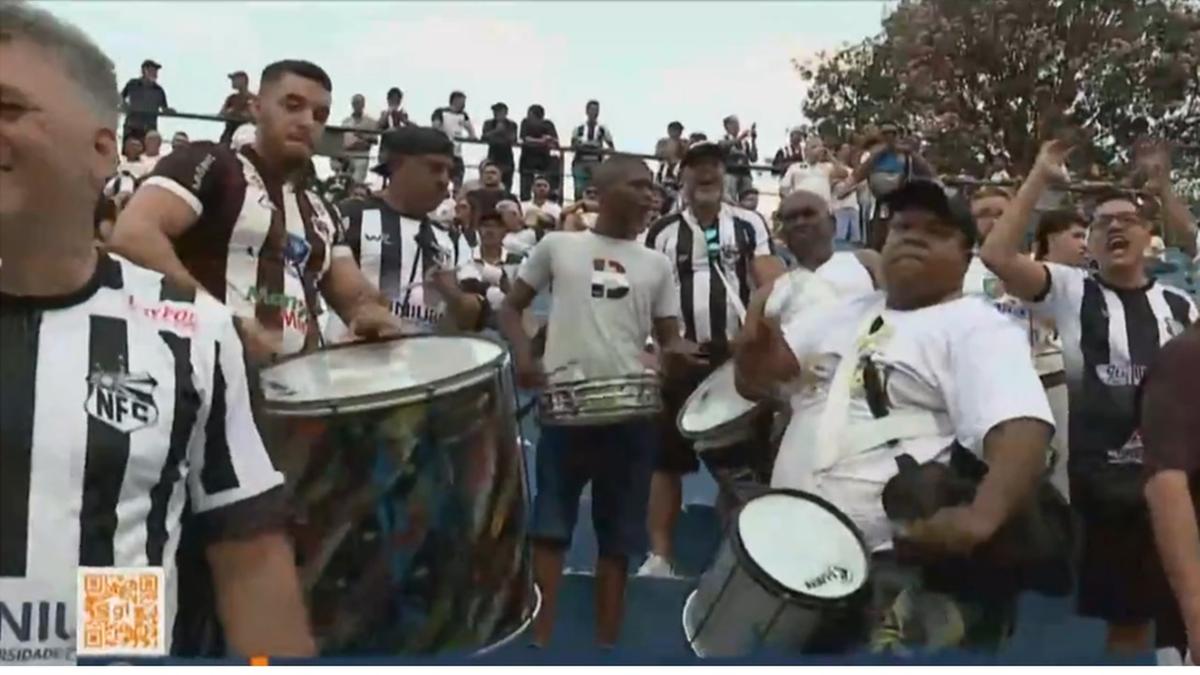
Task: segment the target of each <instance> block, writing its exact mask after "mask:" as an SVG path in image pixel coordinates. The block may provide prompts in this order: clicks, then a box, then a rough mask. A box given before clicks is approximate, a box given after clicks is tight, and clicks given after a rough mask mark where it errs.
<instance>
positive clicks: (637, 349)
mask: <svg viewBox="0 0 1200 675" xmlns="http://www.w3.org/2000/svg"><path fill="white" fill-rule="evenodd" d="M592 185H594V186H595V187H596V188H597V189H598V191H599V196H600V210H599V215H598V218H597V220H596V226H595V227H594V228H593V229H592V230H590V231H586V232H551V233H549V234H547V235H546V237H545V238H544V239H542V241H541V242H539V243H538V244H537V246H535V247H534V248H533V250H532V252H531V253H530V255H529V258H528V259H527V260H526V261H525V263H524V264H523V265H522V267H521V269H520V272H519V273H518V277H517V279H516V281H515V282H514V283H513V285H512V290H511V291H510V292H509V293H508V295H507V296H506V297H505V300H504V303H503V305H501V309H500V311H499V314H498V318H499V325H500V329H501V331H502V332H503V334H504V337H505V338H507V339H508V341H509V343H510V344H511V345H512V351H513V356H514V360H515V365H516V368H517V377H518V380H519V381H520V384H521V385H522V386H524V387H527V388H533V387H539V386H544V385H545V384H546V381H547V380H549V382H550V383H551V385H553V384H555V383H560V384H561V383H564V382H571V381H590V380H600V379H604V378H622V377H638V376H642V375H643V373H644V371H645V369H646V366H645V365H644V363H643V357H644V353H643V348H644V347H645V345H646V339H647V338H648V337H649V336H650V334H651V332H653V334H654V337H655V340H656V341H657V342H658V344H659V345H660V346H661V348H662V351H663V354H664V356H665V357H667V358H666V364H667V365H668V366H669V367H673V364H674V363H675V362H677V361H684V360H686V361H691V360H693V359H694V357H693V356H692V355H690V354H688V353H687V346H688V345H686V344H684V343H683V340H682V338H681V337H680V330H679V323H678V316H679V305H678V298H677V296H676V295H675V287H674V283H673V279H672V276H671V263H670V261H669V260H667V259H666V257H665V256H663V255H662V254H661V253H657V252H655V251H652V250H649V249H647V248H646V247H644V246H642V245H641V244H639V243H637V242H636V241H634V237H635V236H636V235H637V232H638V230H639V229H640V228H641V226H642V224H643V223H644V222H645V216H646V211H647V210H648V209H649V208H650V205H651V199H652V196H651V190H652V189H653V180H652V175H651V173H650V170H649V169H647V168H646V166H645V164H643V163H642V162H641V161H640V160H637V159H633V158H629V157H620V156H617V157H612V158H610V159H608V160H606V161H605V162H604V163H603V164H601V165H600V167H599V168H598V169H597V170H596V172H595V174H594V176H593V182H592ZM551 284H553V287H554V296H553V305H552V307H551V309H550V323H549V331H548V339H547V343H546V355H545V364H546V368H547V369H548V370H547V371H543V369H542V366H541V364H539V363H538V362H537V361H536V360H535V358H534V356H533V352H532V347H531V344H530V339H529V337H528V335H527V334H526V333H525V331H524V330H523V328H522V326H521V320H520V315H521V312H522V311H524V310H525V308H526V307H528V306H529V304H530V302H531V301H532V300H533V298H534V296H535V295H536V294H537V293H538V291H540V290H543V289H546V288H548V287H549V286H550V285H551ZM655 393H657V392H655ZM657 440H658V435H657V420H656V419H655V418H654V417H653V416H649V417H646V416H643V417H641V418H637V417H635V418H631V419H628V420H625V421H620V422H617V423H610V424H604V425H585V426H544V427H543V429H542V435H541V439H540V441H539V443H538V449H537V469H536V470H537V496H536V498H535V500H534V507H533V523H532V526H531V538H532V539H533V560H534V575H535V579H536V580H537V583H538V584H539V586H540V587H541V590H542V596H543V605H542V610H541V613H540V614H539V615H538V617H537V620H536V623H535V624H534V644H536V645H539V646H544V645H545V644H546V643H547V642H548V641H549V639H550V635H551V632H552V629H553V626H554V615H555V609H556V603H557V600H558V591H559V582H560V581H561V579H562V571H563V561H564V558H565V554H566V550H567V547H568V546H569V544H570V541H571V533H572V531H573V530H574V528H575V521H576V518H577V516H578V509H579V497H580V495H581V493H582V491H583V488H584V486H585V485H587V483H588V482H589V481H590V482H591V483H592V519H593V523H594V524H595V528H596V538H597V540H598V543H599V555H600V559H599V561H598V563H597V566H596V567H597V570H596V587H597V589H596V614H597V619H596V633H597V635H596V637H597V642H599V643H600V644H601V645H602V646H605V647H611V646H613V645H615V644H616V642H617V638H618V636H619V633H620V626H621V616H622V613H623V611H624V610H623V604H624V592H625V581H626V576H627V565H628V560H629V558H630V557H632V556H638V555H641V554H642V553H643V552H644V551H645V543H646V542H645V539H646V504H647V500H648V498H649V491H650V475H651V472H652V471H653V468H654V459H655V456H656V453H657V449H658V448H657Z"/></svg>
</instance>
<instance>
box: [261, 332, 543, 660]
mask: <svg viewBox="0 0 1200 675" xmlns="http://www.w3.org/2000/svg"><path fill="white" fill-rule="evenodd" d="M262 380H263V394H264V398H265V404H264V408H265V412H266V418H267V419H266V420H264V421H265V427H266V428H267V429H269V431H268V433H267V436H268V439H269V443H268V444H269V445H270V446H271V452H272V454H273V456H274V458H275V461H276V463H277V465H278V466H279V467H280V469H281V470H282V471H283V472H284V473H285V475H286V476H287V479H288V488H289V491H290V493H291V496H292V506H293V509H294V515H293V523H292V529H291V534H292V536H293V538H294V540H295V546H296V555H297V561H298V567H299V572H300V578H301V584H302V587H303V590H304V593H305V597H306V600H307V603H308V606H309V610H310V613H311V617H312V624H313V631H314V634H315V635H316V638H317V641H318V645H319V647H320V649H321V652H322V654H354V655H358V654H426V653H435V652H459V653H479V652H482V651H486V650H487V649H489V648H494V647H496V646H498V645H499V644H502V643H504V642H506V641H507V640H509V639H511V638H512V637H515V636H516V635H517V634H519V633H520V632H521V631H522V630H524V628H525V627H527V626H528V624H529V623H530V621H531V619H532V617H533V615H534V614H535V613H536V611H537V606H538V604H539V603H538V595H537V591H536V589H535V587H534V585H533V581H532V576H531V569H530V564H529V556H528V549H527V547H526V543H525V532H526V531H525V523H526V515H527V513H526V509H527V498H528V495H527V488H526V482H525V468H524V464H523V460H522V456H521V452H520V448H519V445H518V437H517V428H516V421H515V417H514V411H513V408H514V401H513V387H512V383H511V378H510V371H509V368H508V357H507V353H506V351H505V350H504V348H503V347H502V346H500V345H499V344H497V343H495V342H493V341H490V340H487V339H483V338H479V337H465V336H464V337H439V336H422V337H408V338H402V339H398V340H391V341H385V342H377V343H360V344H352V345H343V346H339V347H334V348H332V349H328V350H324V351H320V352H316V353H313V354H307V355H303V356H298V357H294V358H292V359H288V360H285V361H283V362H281V363H279V364H277V365H274V366H272V367H270V368H267V369H265V370H264V371H263V372H262Z"/></svg>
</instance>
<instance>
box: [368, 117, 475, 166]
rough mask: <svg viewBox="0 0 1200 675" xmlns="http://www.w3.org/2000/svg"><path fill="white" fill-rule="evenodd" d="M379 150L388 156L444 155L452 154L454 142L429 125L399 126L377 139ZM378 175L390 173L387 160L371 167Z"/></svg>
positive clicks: (450, 155) (451, 155)
mask: <svg viewBox="0 0 1200 675" xmlns="http://www.w3.org/2000/svg"><path fill="white" fill-rule="evenodd" d="M379 147H380V152H382V153H383V154H385V155H386V156H388V157H398V156H401V155H445V156H447V157H453V156H454V143H453V142H451V141H450V139H449V138H448V137H447V136H446V135H445V134H443V133H442V132H440V131H437V130H436V129H431V128H429V127H400V128H399V129H393V130H391V131H389V132H387V133H386V134H384V135H383V137H382V138H381V139H380V141H379ZM371 171H374V172H375V173H377V174H379V175H380V176H387V175H388V174H390V173H391V169H389V168H388V165H387V162H380V163H379V164H377V165H376V166H375V167H374V168H372V169H371Z"/></svg>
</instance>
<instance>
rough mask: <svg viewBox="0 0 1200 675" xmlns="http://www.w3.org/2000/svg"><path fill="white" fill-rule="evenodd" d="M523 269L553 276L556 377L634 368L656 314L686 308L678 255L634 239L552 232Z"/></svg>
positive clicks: (551, 334) (550, 370)
mask: <svg viewBox="0 0 1200 675" xmlns="http://www.w3.org/2000/svg"><path fill="white" fill-rule="evenodd" d="M519 277H520V279H521V280H522V281H524V282H525V283H527V284H529V285H530V286H531V287H533V288H535V289H537V290H539V291H541V290H545V289H546V288H548V287H549V286H550V284H551V283H553V292H552V296H551V305H550V323H549V327H548V328H547V330H548V333H547V340H546V354H545V358H544V359H543V361H544V364H545V368H546V373H547V375H548V376H549V378H550V381H551V382H569V381H572V380H581V379H588V380H591V379H597V378H607V377H620V376H624V375H635V374H638V373H641V372H642V371H644V370H645V366H644V365H643V364H642V361H641V360H640V358H639V357H640V356H641V354H642V350H643V349H644V348H645V346H646V340H647V338H648V337H649V336H650V330H651V328H652V327H653V321H654V319H661V318H668V317H677V316H679V298H678V295H677V294H676V293H675V281H674V278H673V277H672V274H671V262H670V261H669V260H667V257H666V256H665V255H663V254H661V253H659V252H657V251H653V250H651V249H648V248H646V247H645V246H643V245H641V244H639V243H638V242H636V241H633V240H632V239H613V238H611V237H606V236H603V235H599V234H595V233H594V232H590V231H587V232H551V233H549V234H547V235H546V237H545V238H544V239H542V241H541V242H539V243H538V245H537V246H535V247H534V248H533V250H532V251H531V252H530V253H529V257H528V258H527V259H526V260H525V262H524V264H522V265H521V270H520V272H519Z"/></svg>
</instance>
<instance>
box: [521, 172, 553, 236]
mask: <svg viewBox="0 0 1200 675" xmlns="http://www.w3.org/2000/svg"><path fill="white" fill-rule="evenodd" d="M521 210H522V211H523V212H524V213H525V222H526V224H530V225H532V224H533V223H532V222H531V221H532V220H536V219H539V218H541V217H543V216H544V217H546V218H549V219H550V220H551V222H552V223H554V224H557V223H558V219H559V218H561V217H562V206H560V205H559V204H557V203H556V202H553V201H551V200H550V180H549V179H547V178H546V177H545V176H542V175H537V176H534V177H533V199H531V200H529V201H527V202H525V203H523V204H522V205H521Z"/></svg>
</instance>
